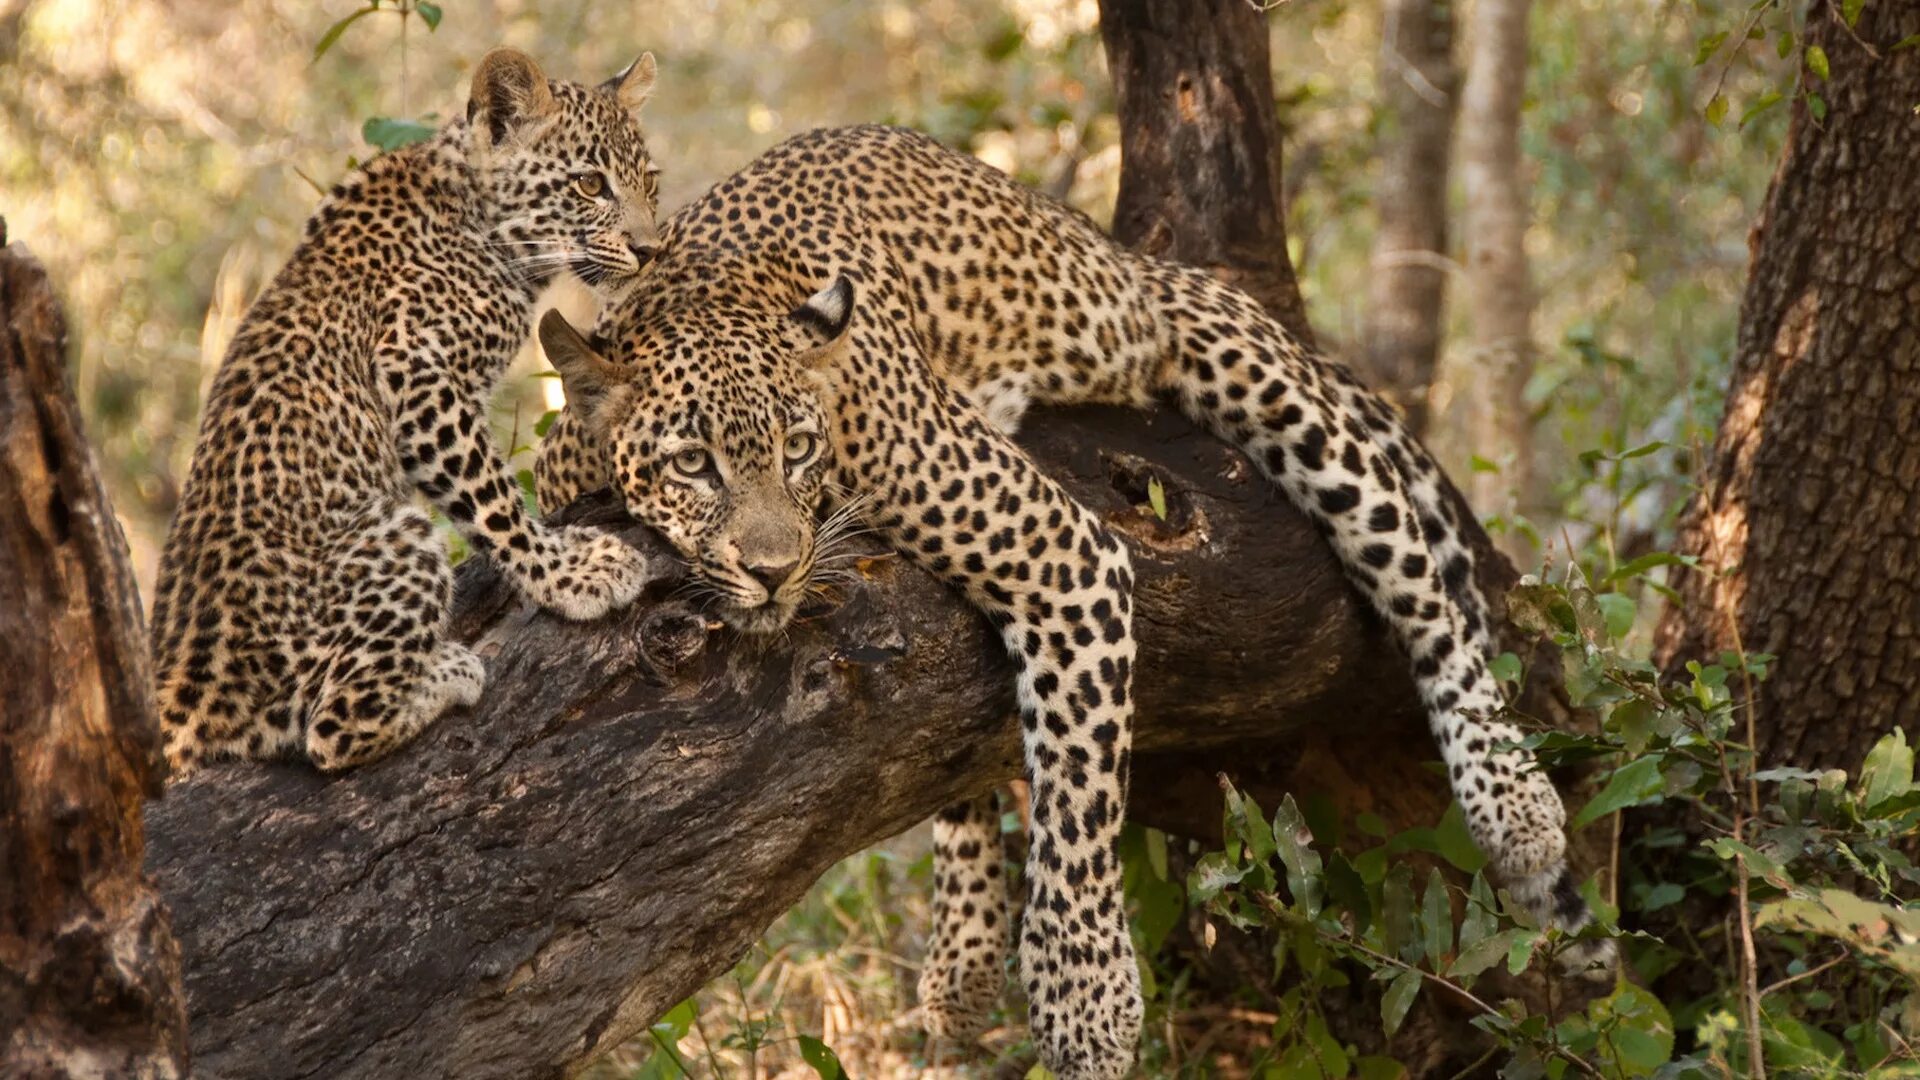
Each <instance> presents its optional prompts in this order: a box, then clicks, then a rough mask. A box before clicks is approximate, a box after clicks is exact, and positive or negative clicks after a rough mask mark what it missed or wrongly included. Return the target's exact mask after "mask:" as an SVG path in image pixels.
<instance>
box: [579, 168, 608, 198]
mask: <svg viewBox="0 0 1920 1080" xmlns="http://www.w3.org/2000/svg"><path fill="white" fill-rule="evenodd" d="M573 190H574V191H575V192H576V193H577V194H579V196H580V197H581V198H583V199H597V198H599V197H600V196H602V195H605V194H606V193H607V178H606V177H604V176H602V175H600V174H599V173H597V172H590V173H581V174H580V175H579V176H576V177H574V178H573Z"/></svg>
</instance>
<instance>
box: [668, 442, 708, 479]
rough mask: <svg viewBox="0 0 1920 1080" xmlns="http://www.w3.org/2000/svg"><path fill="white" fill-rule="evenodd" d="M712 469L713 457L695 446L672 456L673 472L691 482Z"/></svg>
mask: <svg viewBox="0 0 1920 1080" xmlns="http://www.w3.org/2000/svg"><path fill="white" fill-rule="evenodd" d="M712 467H713V457H712V455H710V454H708V453H707V452H706V451H705V450H702V449H700V448H699V447H697V446H689V447H687V448H686V449H685V450H682V451H680V452H679V453H677V454H675V455H673V471H674V472H677V473H679V474H680V475H681V476H683V477H685V478H687V479H689V480H693V479H697V478H698V477H700V476H701V475H702V474H703V473H705V472H706V471H707V470H709V469H711V468H712Z"/></svg>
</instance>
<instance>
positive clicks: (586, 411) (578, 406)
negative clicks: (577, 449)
mask: <svg viewBox="0 0 1920 1080" xmlns="http://www.w3.org/2000/svg"><path fill="white" fill-rule="evenodd" d="M540 347H541V348H542V349H544V350H546V354H547V362H548V363H550V364H552V365H553V370H555V371H557V372H559V373H560V383H561V385H563V386H565V387H566V388H567V408H569V409H571V410H573V411H574V412H575V413H577V414H578V415H579V416H580V418H581V419H582V420H584V421H586V424H587V427H588V429H589V430H593V431H596V432H597V431H599V430H600V429H601V428H602V427H603V426H604V423H605V420H606V417H607V413H608V412H609V410H608V408H607V406H608V405H609V404H610V403H611V401H612V399H613V398H614V397H615V391H617V390H619V389H620V388H621V387H623V386H625V385H626V384H627V381H628V377H629V371H628V369H627V368H624V367H622V366H621V365H619V364H616V363H613V362H611V361H609V360H607V359H605V358H604V357H602V356H601V355H600V353H599V352H598V351H596V350H595V349H594V347H593V345H592V344H590V343H589V342H588V341H587V339H586V338H583V337H581V336H580V331H578V330H575V329H574V328H573V324H572V323H570V322H568V321H567V317H566V316H565V315H562V314H560V313H559V312H558V311H555V310H551V309H549V310H548V312H547V313H546V314H545V315H542V316H541V317H540Z"/></svg>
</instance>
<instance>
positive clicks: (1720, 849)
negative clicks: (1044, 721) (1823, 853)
mask: <svg viewBox="0 0 1920 1080" xmlns="http://www.w3.org/2000/svg"><path fill="white" fill-rule="evenodd" d="M1706 847H1707V850H1708V851H1711V852H1713V853H1714V854H1715V855H1718V856H1720V857H1721V858H1722V859H1725V860H1726V861H1728V862H1733V861H1734V860H1735V859H1738V860H1740V861H1741V862H1744V863H1746V865H1747V872H1748V873H1749V874H1756V875H1758V876H1759V877H1760V878H1761V879H1762V880H1764V881H1765V882H1766V883H1767V884H1769V885H1772V886H1773V887H1775V888H1777V889H1791V888H1793V876H1792V875H1791V874H1789V873H1787V868H1786V867H1784V866H1782V865H1780V862H1779V860H1777V859H1775V858H1773V857H1771V856H1769V855H1767V854H1765V853H1763V852H1761V851H1758V850H1756V849H1754V848H1751V847H1749V846H1747V845H1746V844H1742V843H1740V842H1738V841H1736V840H1734V839H1733V838H1731V837H1726V836H1717V837H1714V838H1713V839H1712V840H1709V841H1707V844H1706Z"/></svg>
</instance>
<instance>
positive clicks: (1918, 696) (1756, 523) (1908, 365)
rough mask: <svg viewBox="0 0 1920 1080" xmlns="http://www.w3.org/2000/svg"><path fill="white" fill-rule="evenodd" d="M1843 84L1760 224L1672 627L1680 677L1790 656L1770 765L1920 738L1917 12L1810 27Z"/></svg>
mask: <svg viewBox="0 0 1920 1080" xmlns="http://www.w3.org/2000/svg"><path fill="white" fill-rule="evenodd" d="M1809 24H1810V34H1809V39H1808V40H1809V43H1810V44H1814V45H1819V46H1820V47H1821V48H1823V49H1824V50H1825V52H1826V54H1827V56H1828V57H1829V63H1830V67H1831V73H1832V77H1831V79H1830V81H1820V80H1817V79H1815V78H1814V77H1813V76H1812V75H1811V74H1809V75H1807V76H1806V78H1807V79H1808V81H1809V84H1810V89H1812V90H1813V91H1814V92H1816V93H1819V94H1820V95H1821V96H1822V97H1823V98H1824V99H1825V101H1826V106H1827V115H1826V118H1825V120H1824V121H1819V120H1816V119H1815V118H1814V117H1813V116H1812V115H1811V114H1810V113H1809V111H1808V108H1807V106H1806V104H1805V102H1804V100H1803V101H1802V102H1801V103H1799V104H1797V105H1796V106H1795V108H1794V118H1793V125H1792V129H1791V131H1790V133H1789V137H1788V146H1787V151H1786V156H1785V158H1784V159H1783V160H1782V162H1781V165H1780V169H1779V171H1778V172H1777V173H1776V174H1775V176H1774V181H1773V187H1772V190H1771V191H1770V192H1769V193H1768V195H1767V202H1766V206H1765V208H1764V210H1763V211H1762V213H1761V217H1760V220H1759V222H1758V224H1757V225H1756V226H1755V228H1754V238H1755V239H1754V255H1753V269H1752V272H1751V275H1750V276H1749V278H1748V282H1747V290H1746V296H1745V298H1744V300H1743V301H1742V303H1741V309H1740V335H1739V340H1738V343H1737V345H1736V349H1735V355H1734V368H1733V376H1732V382H1731V385H1730V386H1729V388H1728V392H1727V408H1726V415H1725V417H1724V419H1723V420H1722V421H1721V426H1720V434H1719V438H1718V441H1717V442H1716V444H1715V447H1714V453H1713V459H1712V463H1711V464H1710V465H1709V466H1708V469H1707V472H1706V475H1705V477H1704V481H1703V484H1702V486H1701V490H1700V492H1699V494H1698V495H1697V496H1696V497H1695V499H1694V500H1693V502H1692V503H1691V504H1690V505H1689V507H1688V509H1687V511H1686V514H1685V517H1684V519H1683V524H1682V529H1681V535H1680V540H1679V547H1680V549H1681V550H1682V551H1685V552H1688V553H1690V554H1693V555H1696V556H1698V557H1699V559H1700V566H1699V568H1698V569H1697V570H1693V571H1681V572H1680V573H1679V574H1678V575H1677V576H1676V578H1675V580H1674V585H1675V587H1676V588H1678V589H1679V591H1680V595H1681V598H1682V601H1683V602H1682V604H1681V605H1680V606H1677V607H1675V608H1674V609H1672V610H1671V611H1670V612H1669V613H1668V615H1667V617H1666V619H1665V621H1664V622H1663V623H1662V625H1661V628H1660V635H1659V640H1658V643H1657V656H1658V658H1659V659H1660V660H1661V661H1662V662H1663V663H1664V664H1665V665H1666V666H1668V667H1669V668H1677V667H1679V666H1680V665H1681V664H1683V663H1684V662H1685V661H1686V660H1689V659H1694V658H1702V659H1710V658H1713V657H1717V656H1718V655H1719V654H1720V653H1721V652H1722V651H1725V650H1738V649H1742V648H1744V649H1745V651H1747V652H1749V653H1763V652H1764V653H1772V654H1774V655H1776V656H1777V657H1779V659H1778V660H1777V661H1776V662H1775V663H1774V664H1773V666H1772V672H1771V675H1770V676H1769V677H1768V678H1767V680H1766V681H1765V682H1763V683H1761V684H1760V685H1759V687H1758V688H1757V689H1758V695H1757V696H1758V700H1757V701H1756V702H1755V706H1756V710H1755V719H1756V727H1757V734H1758V742H1759V747H1758V749H1759V751H1760V755H1761V758H1762V760H1763V761H1764V762H1766V763H1769V764H1776V763H1787V762H1790V763H1792V764H1794V765H1799V766H1802V767H1808V768H1821V767H1829V766H1838V767H1844V768H1846V769H1849V770H1854V769H1858V768H1859V766H1860V762H1861V759H1862V757H1863V756H1864V755H1865V754H1866V751H1867V749H1868V748H1869V747H1870V746H1871V745H1872V744H1873V743H1874V741H1875V740H1877V739H1878V738H1879V737H1880V736H1881V735H1883V734H1884V733H1886V732H1887V731H1889V730H1891V729H1892V728H1893V727H1894V726H1896V725H1898V726H1900V727H1903V728H1905V729H1906V731H1907V732H1908V735H1909V737H1915V736H1920V257H1916V254H1915V247H1914V244H1915V239H1916V237H1917V236H1920V118H1916V116H1915V115H1914V112H1913V108H1914V105H1915V104H1916V103H1920V50H1916V49H1913V48H1905V49H1900V50H1898V51H1894V49H1893V46H1894V44H1895V43H1896V42H1899V41H1901V40H1902V39H1903V38H1905V37H1907V36H1908V35H1912V34H1916V33H1920V2H1916V0H1876V2H1874V3H1871V4H1868V5H1866V7H1865V8H1864V9H1863V12H1862V14H1861V17H1860V21H1859V24H1858V26H1856V27H1855V28H1854V33H1857V34H1858V36H1859V41H1864V42H1866V43H1867V45H1869V46H1871V47H1872V48H1873V49H1874V51H1875V52H1877V53H1878V54H1879V58H1878V59H1876V58H1875V57H1874V56H1872V55H1870V54H1869V53H1868V52H1867V50H1866V49H1865V48H1863V47H1862V46H1861V45H1860V44H1859V43H1858V42H1856V40H1855V38H1854V34H1850V33H1848V32H1847V30H1846V28H1845V27H1844V26H1841V25H1839V23H1838V22H1837V17H1835V16H1830V15H1828V14H1822V15H1821V17H1819V18H1817V19H1810V20H1809Z"/></svg>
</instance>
